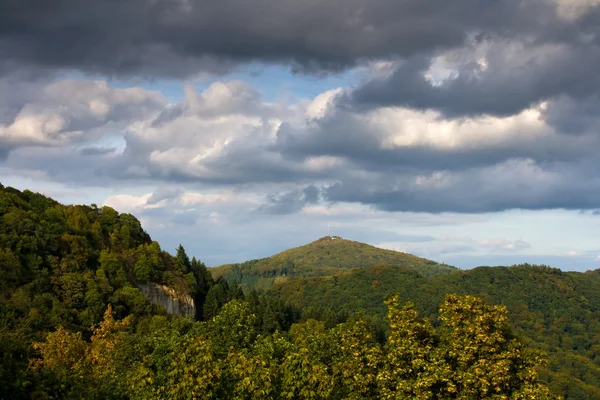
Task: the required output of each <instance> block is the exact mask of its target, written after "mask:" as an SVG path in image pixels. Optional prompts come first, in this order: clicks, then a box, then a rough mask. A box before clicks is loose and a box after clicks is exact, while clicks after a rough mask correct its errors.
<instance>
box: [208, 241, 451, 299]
mask: <svg viewBox="0 0 600 400" xmlns="http://www.w3.org/2000/svg"><path fill="white" fill-rule="evenodd" d="M375 265H391V266H401V267H404V268H409V269H413V270H415V271H418V272H419V273H420V274H422V275H424V276H429V275H437V274H445V273H449V272H453V271H455V270H456V269H455V268H453V267H450V266H448V265H443V264H438V263H436V262H434V261H430V260H427V259H424V258H420V257H416V256H413V255H411V254H406V253H401V252H398V251H392V250H386V249H380V248H378V247H374V246H370V245H368V244H365V243H359V242H355V241H351V240H346V239H342V238H340V237H337V236H326V237H323V238H321V239H319V240H316V241H314V242H312V243H309V244H307V245H305V246H300V247H295V248H292V249H289V250H285V251H283V252H281V253H278V254H275V255H274V256H271V257H268V258H263V259H260V260H252V261H247V262H245V263H242V264H228V265H222V266H220V267H217V268H214V269H212V270H211V272H212V274H213V276H214V277H215V278H217V277H219V276H223V277H224V278H225V279H227V280H229V281H232V280H235V281H237V282H238V283H242V284H243V285H244V286H246V287H254V288H258V289H268V288H269V287H271V286H272V284H273V283H282V282H284V281H285V280H287V279H288V278H291V277H297V276H300V277H311V276H332V275H336V274H339V273H340V272H343V271H342V270H351V269H354V268H366V267H371V266H375Z"/></svg>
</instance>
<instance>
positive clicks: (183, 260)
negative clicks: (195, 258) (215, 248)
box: [175, 244, 192, 273]
mask: <svg viewBox="0 0 600 400" xmlns="http://www.w3.org/2000/svg"><path fill="white" fill-rule="evenodd" d="M175 258H176V259H177V260H178V261H179V263H180V264H181V266H182V267H183V268H184V271H183V272H186V273H187V272H190V271H191V269H192V264H191V262H190V258H189V257H188V256H187V254H186V252H185V249H184V248H183V246H182V245H181V244H180V245H179V246H178V247H177V254H176V255H175Z"/></svg>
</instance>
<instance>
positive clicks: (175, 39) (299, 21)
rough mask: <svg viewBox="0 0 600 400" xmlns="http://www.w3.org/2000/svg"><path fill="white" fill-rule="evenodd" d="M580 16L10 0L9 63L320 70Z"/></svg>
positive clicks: (449, 8)
mask: <svg viewBox="0 0 600 400" xmlns="http://www.w3.org/2000/svg"><path fill="white" fill-rule="evenodd" d="M575 19H577V18H575ZM49 21H50V22H49ZM573 23H574V22H573V19H566V18H561V17H560V15H558V13H557V9H556V5H555V4H552V3H551V2H544V1H531V2H527V3H523V2H521V1H518V0H506V1H496V2H482V1H479V0H457V1H453V2H444V1H439V0H409V1H402V2H397V1H393V0H369V1H367V0H350V1H347V0H344V1H342V0H328V1H317V0H309V1H303V2H302V3H298V2H297V1H292V0H284V1H273V0H251V1H245V2H239V1H234V0H223V1H218V2H210V1H201V0H176V1H173V0H157V1H152V2H148V1H145V0H126V1H122V2H119V3H118V4H114V3H112V2H107V1H95V2H93V3H86V4H83V3H81V2H79V1H75V0H59V1H54V2H52V4H51V5H48V4H45V3H44V4H42V3H37V2H34V3H23V2H22V1H19V0H6V1H3V2H2V5H1V6H0V26H2V27H3V28H2V31H0V49H1V50H0V59H2V60H8V61H7V62H5V64H8V62H10V63H11V64H12V66H13V67H14V64H15V63H16V64H19V65H26V66H32V67H37V68H40V67H43V68H51V69H67V70H72V69H75V70H79V71H84V72H86V73H93V74H95V73H99V74H105V75H107V76H115V75H117V76H171V77H174V76H175V77H182V76H190V75H194V74H197V73H200V72H204V73H221V72H223V71H228V70H231V68H234V67H235V65H238V64H239V63H247V62H252V61H258V62H263V63H279V64H285V65H291V66H292V67H293V68H295V69H297V70H302V71H308V72H313V73H317V74H319V73H323V72H324V71H339V70H341V69H343V68H347V67H349V66H353V65H356V64H357V63H359V62H361V61H362V60H368V59H382V58H383V59H389V58H395V57H407V56H411V55H414V54H418V53H423V52H430V51H434V50H438V49H452V48H456V47H460V46H462V45H464V44H465V42H466V41H467V40H468V39H469V38H470V37H473V36H477V35H483V36H488V35H502V36H514V35H516V34H522V35H525V34H529V35H531V36H532V37H533V39H539V38H544V37H545V36H548V32H550V33H552V37H555V36H559V35H565V34H566V33H564V32H565V31H567V33H568V29H569V28H570V26H571V25H572V24H573ZM107 26H110V28H111V29H110V30H107V29H106V27H107ZM544 26H551V28H547V29H544V28H543V27H544ZM2 69H4V70H9V66H8V65H5V66H4V68H2V66H1V65H0V72H1V71H2Z"/></svg>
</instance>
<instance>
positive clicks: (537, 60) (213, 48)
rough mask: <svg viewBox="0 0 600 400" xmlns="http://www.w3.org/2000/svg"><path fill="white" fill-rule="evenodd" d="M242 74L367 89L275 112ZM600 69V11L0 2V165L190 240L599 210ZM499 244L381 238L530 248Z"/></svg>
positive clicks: (7, 172) (469, 3)
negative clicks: (346, 75)
mask: <svg viewBox="0 0 600 400" xmlns="http://www.w3.org/2000/svg"><path fill="white" fill-rule="evenodd" d="M249 63H252V65H256V64H258V65H277V66H279V67H280V68H285V69H289V70H291V71H294V73H295V74H297V75H295V77H293V78H292V79H295V80H298V81H299V82H302V80H303V79H309V78H308V77H310V79H318V78H319V77H323V76H325V75H332V74H339V73H341V72H343V71H353V74H354V75H353V76H355V77H356V79H355V81H353V82H348V84H347V85H346V86H343V87H340V88H337V89H333V90H323V92H322V93H321V94H319V95H317V96H315V97H312V98H302V97H301V96H296V95H294V93H291V96H288V97H282V98H281V99H279V98H276V99H273V98H271V97H269V96H265V95H264V90H263V88H262V87H261V85H260V83H259V84H257V85H250V84H249V83H247V82H245V81H244V79H241V80H239V79H238V80H236V79H232V78H231V77H230V73H231V72H232V71H237V72H236V73H238V75H239V74H240V73H242V75H243V73H244V71H247V70H248V65H249ZM599 65H600V1H596V0H590V1H584V0H527V1H518V0H498V1H481V0H457V1H451V2H448V1H439V0H407V1H394V0H369V1H367V0H350V1H348V0H344V1H341V0H340V1H338V0H324V1H316V0H310V1H288V0H283V1H273V0H249V1H243V2H239V1H232V0H224V1H198V0H154V1H147V0H124V1H119V2H114V1H109V0H95V1H90V2H81V1H74V0H57V1H52V2H47V1H38V0H19V1H17V0H5V1H2V2H0V162H1V163H2V164H0V173H1V174H2V175H3V176H7V177H9V176H10V177H11V178H14V179H34V180H36V181H44V182H53V183H57V184H61V185H67V186H69V187H73V188H77V187H83V186H85V187H95V188H111V190H113V189H115V190H117V191H118V193H119V194H118V195H116V197H115V196H111V197H110V198H107V199H106V202H107V204H111V205H114V206H115V207H117V208H119V209H122V210H131V211H134V212H136V214H140V215H141V216H142V217H143V218H145V220H146V221H147V223H148V224H149V225H150V226H151V225H152V224H155V226H167V225H168V224H175V225H177V226H188V227H190V228H189V229H192V228H191V227H193V226H196V225H197V224H201V221H205V222H206V223H211V224H217V223H222V224H224V223H225V222H224V221H228V222H227V224H229V225H228V227H229V228H231V229H240V226H242V225H243V224H244V223H250V221H252V223H253V224H256V226H264V227H265V229H266V227H267V226H269V227H271V229H274V226H275V225H276V222H272V223H271V222H267V221H277V218H279V220H280V221H281V220H282V218H292V219H293V218H308V219H309V220H314V221H323V220H324V218H325V217H323V216H324V215H326V216H327V218H332V217H331V215H332V214H331V212H332V211H331V210H343V209H345V207H350V208H351V209H352V210H361V211H360V213H361V217H360V218H361V220H362V221H366V220H368V218H370V217H369V215H370V214H369V213H370V212H373V213H376V214H377V216H378V217H377V218H382V219H385V218H396V217H394V216H397V215H400V214H398V213H409V214H402V215H418V213H425V214H427V215H430V214H440V213H447V215H462V217H461V218H464V219H465V220H468V219H469V218H471V217H472V216H474V215H477V214H486V215H488V214H489V213H498V212H507V211H510V210H516V209H519V210H531V211H534V210H537V211H540V212H542V211H543V210H558V209H562V210H572V211H574V212H580V211H582V212H586V213H587V214H586V215H588V216H589V217H590V218H597V214H598V211H597V210H599V209H600V172H599V171H600V157H598V151H599V150H600V117H599V115H600V72H599V70H600V69H599V68H598V66H599ZM117 78H118V79H119V81H116V80H115V79H117ZM164 79H170V82H173V81H175V82H180V83H181V85H182V86H183V87H184V90H183V93H184V94H183V96H182V97H181V98H178V99H176V100H172V97H169V96H167V95H166V93H165V92H164V91H163V90H161V82H164ZM149 82H152V83H153V87H155V88H156V90H149V89H147V87H149V86H150V85H147V83H149ZM207 82H208V84H207ZM300 84H301V83H300ZM107 190H108V189H107ZM353 207H354V208H353ZM342 214H343V215H345V217H344V218H346V219H345V221H351V220H352V219H353V218H355V219H356V218H358V217H357V214H356V213H355V212H354V211H353V212H352V213H349V214H348V213H342ZM336 215H337V214H336ZM386 215H387V216H388V217H385V216H386ZM444 215H446V214H444ZM261 221H262V222H261ZM338 222H340V223H341V221H338ZM236 223H237V224H239V225H236ZM165 224H166V225H165ZM261 224H262V225H261ZM346 229H349V228H348V226H346ZM192 231H193V229H192ZM269 232H270V233H269ZM273 232H274V231H268V232H267V233H265V235H266V236H265V237H267V236H268V235H273V234H274V233H273ZM376 236H377V235H376ZM425 236H426V237H427V235H425ZM459 236H460V237H462V236H461V235H458V236H457V237H459ZM484 236H485V235H484ZM484 236H482V237H479V238H466V239H465V238H463V239H460V238H457V237H454V238H453V239H452V240H442V238H440V237H437V236H436V237H433V238H432V240H423V241H422V242H420V241H417V242H415V241H414V239H415V238H414V237H413V236H410V237H409V236H407V235H406V234H400V236H398V235H396V236H393V237H387V236H386V235H379V236H377V238H378V239H376V241H377V242H380V243H383V244H386V246H387V247H403V246H404V247H405V248H407V249H409V250H410V249H417V251H421V252H423V253H427V252H428V251H429V250H427V249H430V247H428V246H429V245H418V246H416V245H414V243H429V242H435V243H437V244H436V246H437V247H436V249H437V250H436V252H437V253H436V252H433V253H432V254H444V251H445V250H444V249H450V250H452V251H451V252H450V253H448V254H454V253H456V252H459V250H460V249H462V251H464V252H466V253H469V252H471V253H470V254H472V251H475V250H474V249H488V250H489V251H493V252H505V251H507V250H508V251H512V252H515V253H519V252H522V251H528V249H532V246H531V245H530V243H529V242H528V241H527V240H525V239H523V238H522V237H521V236H520V235H518V234H515V235H514V236H513V237H502V238H498V237H492V235H488V236H485V237H484ZM418 237H420V238H421V239H423V235H421V236H418ZM367 239H368V238H367ZM365 240H366V239H365ZM372 242H373V240H372ZM399 243H400V244H399ZM402 243H404V244H402ZM406 243H409V244H410V245H409V246H408V247H406V246H405V244H406ZM415 246H416V247H415ZM419 246H420V247H419ZM419 249H420V250H419ZM589 250H590V251H592V250H594V249H589ZM477 251H479V250H477ZM452 252H454V253H452ZM588 256H589V257H591V255H588Z"/></svg>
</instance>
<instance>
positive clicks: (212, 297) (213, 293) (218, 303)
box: [202, 284, 227, 320]
mask: <svg viewBox="0 0 600 400" xmlns="http://www.w3.org/2000/svg"><path fill="white" fill-rule="evenodd" d="M226 301H227V293H226V292H225V289H223V286H221V285H219V284H216V285H214V286H212V287H211V288H210V289H209V291H208V293H207V294H206V301H205V302H204V306H203V307H202V308H203V316H204V319H205V320H209V319H212V318H213V317H215V316H216V315H217V314H218V313H219V310H220V309H221V307H222V306H223V304H225V303H226Z"/></svg>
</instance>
